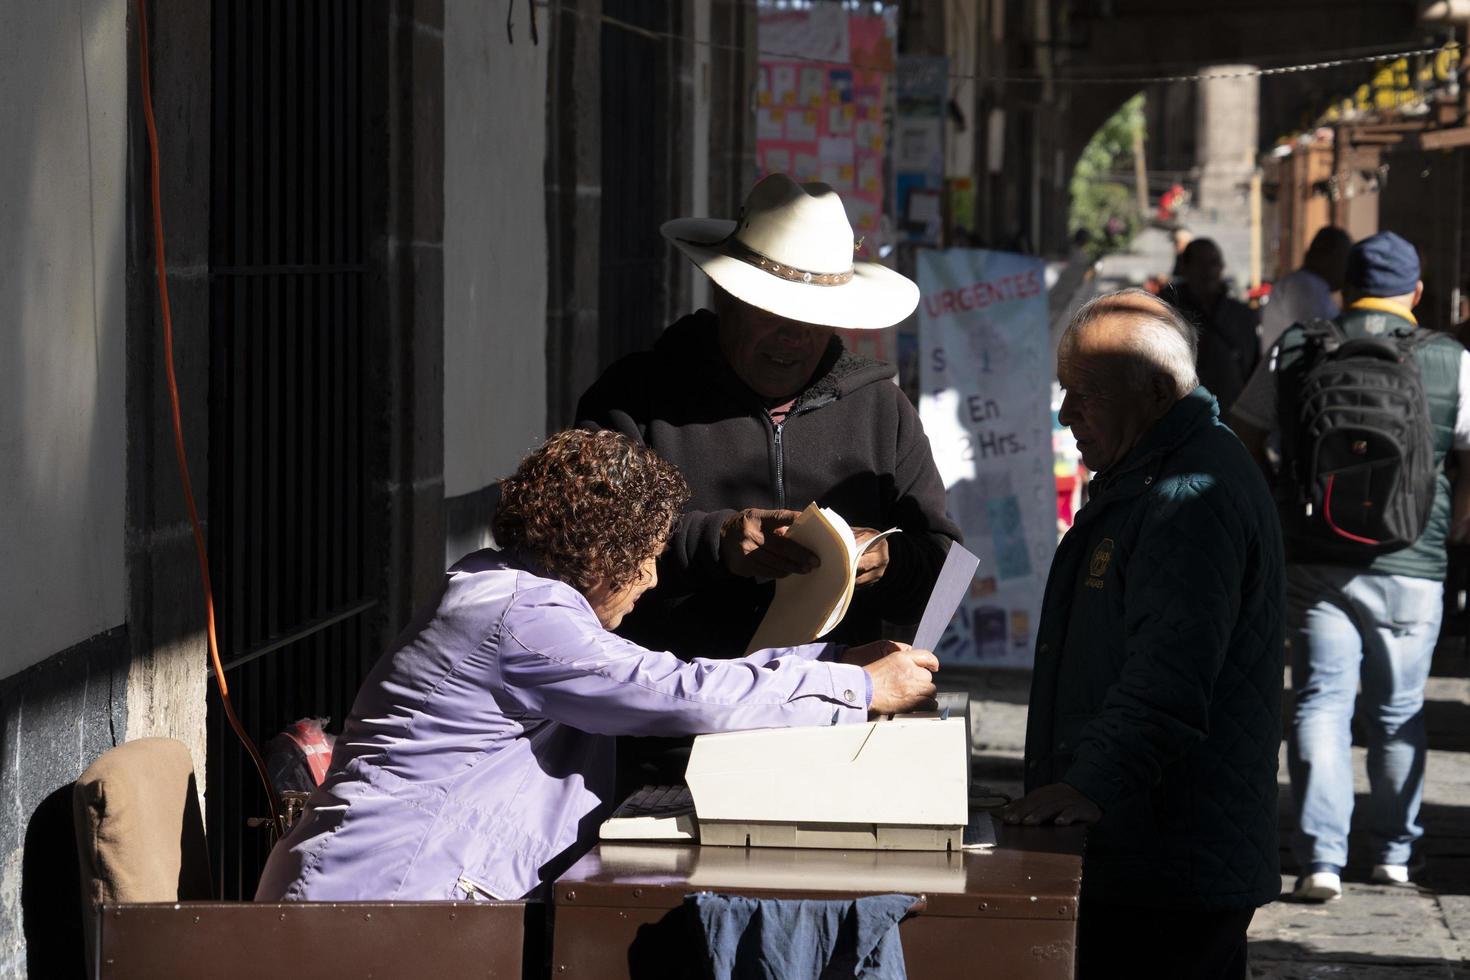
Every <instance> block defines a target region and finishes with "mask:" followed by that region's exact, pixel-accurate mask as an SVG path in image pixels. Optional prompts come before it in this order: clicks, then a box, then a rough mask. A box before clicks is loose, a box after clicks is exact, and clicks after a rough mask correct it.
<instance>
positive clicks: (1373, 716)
mask: <svg viewBox="0 0 1470 980" xmlns="http://www.w3.org/2000/svg"><path fill="white" fill-rule="evenodd" d="M1343 292H1344V297H1343V298H1344V301H1345V309H1344V310H1343V312H1342V315H1341V316H1339V317H1338V318H1337V321H1336V322H1337V323H1338V324H1339V326H1340V327H1341V331H1342V333H1343V334H1344V335H1345V337H1346V338H1347V339H1348V340H1353V339H1358V338H1369V337H1389V336H1408V335H1410V334H1412V332H1413V331H1414V330H1416V329H1417V328H1418V321H1416V320H1415V319H1414V314H1413V312H1412V310H1413V308H1414V306H1415V305H1416V304H1417V303H1418V302H1419V298H1420V297H1421V296H1422V295H1423V292H1424V284H1423V283H1422V282H1420V281H1419V258H1418V255H1417V253H1416V252H1415V250H1414V247H1413V246H1412V245H1410V244H1409V243H1408V242H1407V241H1405V240H1404V239H1403V238H1400V237H1399V236H1398V235H1395V234H1394V233H1393V232H1380V233H1379V234H1377V235H1374V236H1372V237H1371V238H1367V239H1364V240H1363V241H1361V242H1359V243H1358V244H1357V245H1355V246H1353V249H1352V251H1351V253H1350V254H1349V257H1348V268H1347V281H1346V284H1345V286H1344V290H1343ZM1306 339H1307V332H1306V329H1305V328H1304V326H1303V325H1302V324H1295V325H1293V326H1291V327H1289V328H1288V329H1287V330H1286V332H1285V333H1283V334H1282V336H1281V341H1280V343H1279V345H1278V347H1277V349H1276V353H1275V355H1274V356H1272V357H1270V358H1268V360H1267V361H1266V362H1264V363H1263V364H1262V365H1261V367H1260V368H1259V369H1258V370H1257V371H1256V372H1255V374H1254V375H1253V376H1252V377H1251V379H1250V381H1249V383H1248V384H1247V385H1246V388H1245V391H1244V392H1243V393H1242V394H1241V397H1240V399H1239V400H1238V401H1237V402H1236V404H1235V409H1234V414H1233V417H1232V425H1233V426H1234V428H1235V430H1236V433H1237V434H1238V435H1239V436H1240V438H1241V441H1242V442H1244V443H1245V445H1246V446H1247V447H1248V448H1249V449H1250V450H1251V451H1252V453H1253V455H1255V456H1256V459H1257V460H1258V461H1259V462H1261V464H1262V465H1263V466H1265V467H1266V468H1267V472H1268V473H1270V472H1271V469H1272V468H1271V466H1270V464H1269V462H1268V460H1267V449H1266V446H1267V442H1268V439H1269V437H1270V435H1271V434H1272V433H1273V432H1277V431H1278V421H1279V420H1278V415H1279V414H1280V413H1279V411H1278V404H1279V397H1278V396H1279V394H1280V392H1279V391H1278V381H1279V380H1280V383H1287V382H1286V381H1285V379H1287V378H1290V377H1293V376H1294V375H1293V373H1292V369H1293V365H1294V364H1296V363H1297V362H1298V360H1299V359H1300V358H1301V357H1302V356H1304V351H1305V350H1306ZM1413 350H1414V355H1413V356H1414V357H1415V358H1416V360H1417V362H1418V367H1419V374H1420V379H1421V381H1422V383H1423V387H1424V392H1425V395H1426V397H1427V400H1428V408H1429V419H1430V422H1431V423H1432V426H1433V440H1432V441H1433V444H1434V464H1435V470H1436V472H1437V477H1436V479H1435V490H1434V503H1433V507H1432V510H1431V511H1430V516H1429V520H1428V523H1427V525H1426V526H1425V528H1424V531H1423V532H1422V534H1420V536H1419V538H1418V540H1417V541H1415V542H1414V543H1413V544H1411V545H1409V546H1408V547H1405V548H1402V549H1399V550H1397V551H1389V552H1386V553H1374V552H1373V551H1372V550H1368V551H1365V552H1364V553H1363V554H1362V555H1361V557H1360V558H1356V559H1353V558H1344V557H1343V555H1342V553H1341V551H1331V550H1324V547H1323V546H1322V545H1321V544H1320V543H1319V542H1316V541H1314V540H1312V539H1311V538H1309V537H1307V536H1305V535H1303V534H1301V533H1298V534H1295V535H1294V534H1292V533H1291V526H1292V521H1290V520H1288V521H1285V524H1286V525H1287V528H1288V533H1287V534H1286V537H1285V543H1286V559H1287V586H1286V599H1287V638H1288V641H1289V643H1290V647H1291V654H1290V656H1291V680H1292V690H1293V693H1294V695H1295V707H1294V709H1293V713H1292V719H1291V727H1290V731H1289V733H1288V766H1289V768H1290V772H1291V785H1292V796H1293V798H1294V800H1295V805H1296V824H1297V829H1296V833H1295V834H1294V836H1293V842H1292V844H1293V851H1294V852H1295V855H1296V859H1297V861H1298V862H1299V864H1300V866H1301V875H1300V877H1299V878H1298V879H1297V884H1296V889H1295V891H1294V895H1295V896H1296V897H1297V898H1298V899H1299V900H1302V901H1316V902H1325V901H1330V900H1332V899H1335V898H1339V897H1341V895H1342V878H1341V875H1342V868H1343V865H1345V864H1346V863H1347V857H1348V828H1349V826H1350V823H1351V819H1352V811H1353V771H1352V755H1351V747H1352V733H1351V730H1350V726H1351V722H1352V717H1353V704H1354V697H1355V695H1356V694H1357V692H1358V687H1359V685H1360V684H1361V686H1362V700H1361V710H1362V712H1363V718H1362V721H1363V723H1364V730H1365V732H1366V733H1367V738H1368V783H1369V786H1370V793H1369V799H1368V807H1369V813H1368V819H1367V821H1366V825H1367V828H1368V832H1369V837H1370V843H1371V847H1372V856H1373V860H1374V862H1375V863H1374V867H1373V870H1372V880H1373V881H1375V882H1379V883H1384V884H1403V883H1407V882H1408V880H1409V867H1408V865H1409V861H1410V858H1411V855H1412V853H1413V849H1414V844H1415V842H1416V841H1417V840H1418V839H1419V838H1420V837H1421V836H1423V833H1424V831H1423V828H1422V827H1420V826H1419V803H1420V796H1421V793H1422V790H1423V783H1424V760H1425V755H1426V753H1427V748H1428V746H1427V741H1426V736H1425V730H1424V684H1425V681H1426V680H1427V679H1428V677H1429V664H1430V659H1431V656H1432V654H1433V652H1434V646H1435V642H1436V640H1437V639H1438V637H1439V625H1440V617H1441V611H1442V602H1443V589H1444V578H1445V568H1446V564H1447V562H1446V556H1445V544H1446V541H1447V540H1456V541H1458V540H1463V539H1464V537H1465V536H1466V531H1467V525H1466V515H1467V514H1470V479H1466V478H1461V479H1460V480H1458V481H1457V483H1456V484H1455V485H1454V486H1453V487H1452V485H1451V481H1450V477H1449V475H1448V472H1447V471H1446V468H1445V461H1446V458H1447V457H1448V456H1449V454H1450V453H1452V452H1453V453H1455V455H1456V456H1457V457H1458V459H1457V463H1458V465H1457V466H1456V467H1455V468H1454V471H1455V472H1457V473H1461V474H1463V473H1464V472H1465V467H1466V466H1467V465H1470V354H1467V353H1466V351H1465V349H1464V348H1463V347H1462V346H1460V344H1459V343H1458V342H1457V341H1455V340H1454V339H1453V338H1451V337H1449V336H1448V335H1439V336H1435V337H1433V338H1432V339H1426V341H1425V342H1423V343H1420V344H1418V345H1417V346H1415V347H1414V348H1413ZM1284 462H1285V463H1286V464H1287V465H1289V464H1290V463H1291V462H1292V461H1291V460H1286V461H1284ZM1282 472H1283V473H1285V472H1287V469H1286V467H1285V466H1283V470H1282ZM1282 482H1283V488H1284V486H1285V481H1282ZM1329 499H1330V498H1329ZM1329 519H1330V518H1329Z"/></svg>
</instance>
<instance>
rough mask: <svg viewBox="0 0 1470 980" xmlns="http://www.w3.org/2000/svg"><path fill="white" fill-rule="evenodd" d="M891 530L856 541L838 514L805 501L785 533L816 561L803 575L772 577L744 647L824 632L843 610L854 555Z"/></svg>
mask: <svg viewBox="0 0 1470 980" xmlns="http://www.w3.org/2000/svg"><path fill="white" fill-rule="evenodd" d="M896 531H898V528H896V527H895V528H889V529H888V530H887V531H884V532H883V533H882V534H879V535H876V536H874V537H872V538H869V539H868V540H867V541H864V542H863V543H862V544H861V545H859V544H858V543H857V539H856V538H855V537H854V536H853V533H852V528H851V527H850V526H848V523H847V521H845V520H843V519H842V515H840V514H838V513H837V512H836V511H833V510H830V509H828V508H826V507H818V506H817V505H816V504H815V503H813V504H808V505H807V508H806V510H804V511H802V512H801V516H799V517H797V519H796V520H794V521H792V522H791V530H790V531H789V532H787V535H786V537H787V539H788V540H791V541H795V542H796V543H797V544H799V545H801V546H802V547H804V548H806V549H807V550H808V551H810V552H812V553H813V554H815V555H816V556H817V560H818V561H819V562H820V564H819V565H818V566H817V567H816V568H815V569H813V570H812V571H810V572H807V573H806V574H805V575H787V576H786V577H785V578H781V579H777V580H776V596H775V598H773V599H772V600H771V605H770V608H769V609H767V610H766V615H765V617H764V618H763V619H762V620H761V624H760V626H758V627H756V631H755V636H753V637H751V640H750V645H749V646H748V647H746V649H745V652H746V653H747V654H750V653H754V652H755V651H756V650H765V649H768V648H770V647H786V646H796V645H798V644H802V643H811V642H812V641H813V640H815V639H817V638H819V637H822V636H826V635H827V634H828V633H830V632H831V631H832V630H833V629H834V628H835V627H836V626H837V624H838V623H840V622H842V617H843V616H845V615H847V607H848V604H849V603H850V602H851V601H852V590H853V580H854V578H855V577H856V576H857V563H858V559H859V558H860V557H862V554H863V552H865V551H867V550H868V549H869V548H871V547H872V546H873V545H874V544H876V543H878V542H879V541H882V540H883V539H884V538H886V537H888V535H890V534H893V533H895V532H896Z"/></svg>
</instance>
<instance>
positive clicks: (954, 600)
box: [913, 542, 980, 650]
mask: <svg viewBox="0 0 1470 980" xmlns="http://www.w3.org/2000/svg"><path fill="white" fill-rule="evenodd" d="M979 567H980V559H979V558H976V557H975V556H974V555H972V554H970V553H969V552H968V551H966V550H965V549H964V548H963V547H962V546H961V545H960V544H959V542H955V543H954V544H951V545H950V546H949V554H948V555H947V556H945V559H944V567H943V568H941V569H940V570H939V579H938V580H937V581H936V582H935V583H934V590H933V591H932V592H930V593H929V604H928V605H927V606H925V607H924V616H923V618H922V619H920V620H919V629H918V632H916V633H915V634H914V644H913V645H914V649H916V650H933V649H934V647H935V645H936V644H937V643H938V642H939V638H940V637H941V636H943V635H944V628H945V627H946V626H948V625H949V621H950V620H951V619H953V618H954V613H955V610H956V609H958V608H959V607H960V603H961V602H962V601H963V600H964V598H965V593H966V592H968V591H969V589H970V580H971V579H972V578H974V577H975V569H977V568H979Z"/></svg>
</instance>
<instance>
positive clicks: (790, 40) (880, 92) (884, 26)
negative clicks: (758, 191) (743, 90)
mask: <svg viewBox="0 0 1470 980" xmlns="http://www.w3.org/2000/svg"><path fill="white" fill-rule="evenodd" d="M895 37H896V31H895V22H894V19H893V18H892V17H891V16H888V15H883V14H877V15H868V14H854V13H850V12H848V11H847V10H845V9H843V8H841V7H838V6H837V5H835V4H817V5H815V6H813V7H811V8H810V9H806V10H785V9H775V8H763V9H762V10H761V13H760V21H759V45H760V50H761V61H760V65H759V69H758V81H757V86H756V164H757V167H758V168H759V170H760V174H761V176H765V175H766V174H771V173H787V174H790V175H791V176H792V177H794V178H795V179H796V180H798V181H801V182H802V183H807V182H810V181H821V182H823V183H825V184H830V185H831V186H832V187H833V188H835V189H836V191H837V192H838V193H839V194H841V195H842V200H843V202H844V203H845V204H846V205H847V216H848V220H849V221H851V222H852V227H853V230H854V232H855V233H856V234H857V235H858V237H859V238H866V237H867V236H875V235H876V234H877V232H878V230H879V228H880V226H881V221H882V215H883V185H884V178H883V157H884V152H885V137H884V125H883V115H884V111H885V104H886V101H887V97H888V73H890V72H892V70H893V65H894V53H893V52H894V40H895ZM812 59H816V60H812ZM869 257H871V256H869Z"/></svg>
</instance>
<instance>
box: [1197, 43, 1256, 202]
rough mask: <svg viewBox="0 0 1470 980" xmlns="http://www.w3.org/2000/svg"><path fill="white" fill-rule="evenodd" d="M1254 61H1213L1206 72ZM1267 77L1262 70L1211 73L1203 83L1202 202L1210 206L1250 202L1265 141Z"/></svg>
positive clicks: (1242, 67) (1199, 144) (1248, 68)
mask: <svg viewBox="0 0 1470 980" xmlns="http://www.w3.org/2000/svg"><path fill="white" fill-rule="evenodd" d="M1251 70H1253V66H1251V65H1212V66H1210V67H1208V68H1205V69H1203V71H1202V74H1206V75H1234V74H1237V73H1243V72H1247V71H1251ZM1260 98H1261V80H1260V78H1259V76H1256V75H1244V76H1242V77H1236V78H1211V79H1208V80H1205V81H1201V82H1200V83H1199V108H1198V116H1197V118H1198V132H1199V136H1198V140H1197V141H1196V145H1197V151H1198V155H1197V157H1196V160H1195V162H1196V164H1197V165H1198V166H1199V168H1200V178H1199V206H1200V207H1201V208H1207V209H1218V208H1226V207H1230V206H1232V205H1235V204H1242V205H1243V204H1244V202H1245V192H1246V185H1247V183H1248V182H1249V180H1250V175H1251V171H1252V170H1253V169H1254V168H1255V157H1256V148H1257V146H1258V144H1259V143H1260Z"/></svg>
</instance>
